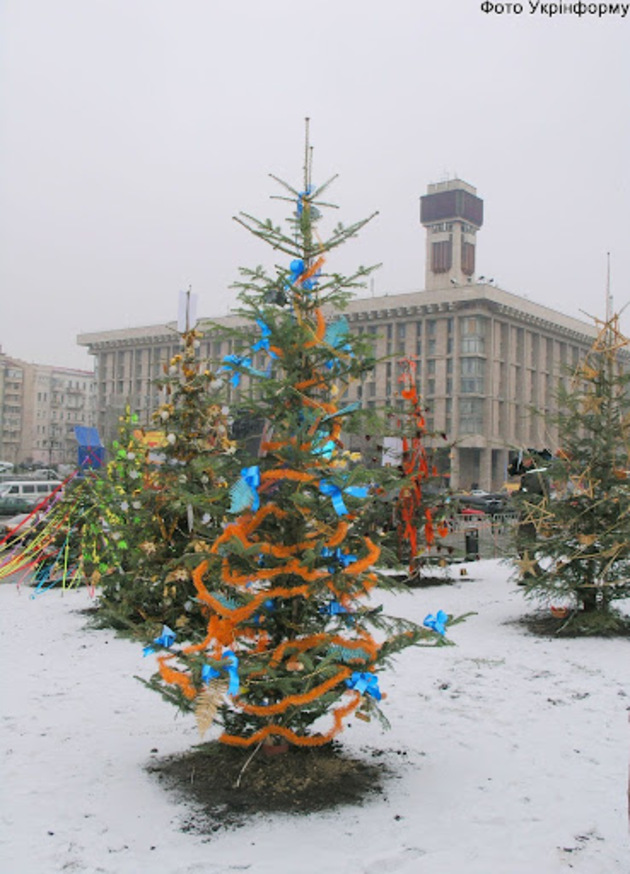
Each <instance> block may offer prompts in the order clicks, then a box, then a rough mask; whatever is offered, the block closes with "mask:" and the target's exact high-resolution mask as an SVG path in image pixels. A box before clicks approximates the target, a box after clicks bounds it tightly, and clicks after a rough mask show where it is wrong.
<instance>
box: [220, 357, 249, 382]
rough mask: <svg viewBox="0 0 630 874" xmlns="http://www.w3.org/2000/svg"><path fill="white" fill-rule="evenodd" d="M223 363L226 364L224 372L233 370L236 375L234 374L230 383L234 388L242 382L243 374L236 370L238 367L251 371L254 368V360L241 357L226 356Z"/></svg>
mask: <svg viewBox="0 0 630 874" xmlns="http://www.w3.org/2000/svg"><path fill="white" fill-rule="evenodd" d="M223 363H224V365H225V367H223V368H222V370H233V371H234V373H233V374H232V377H231V379H230V382H231V383H232V385H233V386H235V387H236V386H237V385H239V384H240V381H241V374H240V372H239V371H238V370H237V369H236V368H237V367H244V368H247V369H250V368H251V366H252V359H251V358H243V357H241V356H240V355H225V356H224V358H223Z"/></svg>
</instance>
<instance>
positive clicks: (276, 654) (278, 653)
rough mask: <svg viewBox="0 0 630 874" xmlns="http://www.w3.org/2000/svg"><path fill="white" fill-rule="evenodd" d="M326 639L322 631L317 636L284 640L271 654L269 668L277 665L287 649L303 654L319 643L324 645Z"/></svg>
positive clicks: (326, 636)
mask: <svg viewBox="0 0 630 874" xmlns="http://www.w3.org/2000/svg"><path fill="white" fill-rule="evenodd" d="M327 639H328V635H327V634H326V632H325V631H322V632H320V633H319V634H311V635H310V636H309V637H301V638H300V639H299V640H285V641H284V643H281V644H280V645H279V646H277V647H276V648H275V650H274V651H273V653H272V654H271V659H270V661H269V666H270V667H274V666H275V665H279V664H280V662H281V661H282V659H283V657H284V654H285V653H286V651H287V650H288V649H290V650H296V651H297V652H304V650H306V649H312V648H313V647H315V646H319V644H320V643H325V641H326V640H327Z"/></svg>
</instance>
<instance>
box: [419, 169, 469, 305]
mask: <svg viewBox="0 0 630 874" xmlns="http://www.w3.org/2000/svg"><path fill="white" fill-rule="evenodd" d="M420 222H421V223H422V224H423V225H424V227H425V228H426V229H427V255H426V269H425V274H426V281H425V289H426V290H427V291H433V290H435V289H439V288H447V287H448V288H450V287H451V286H453V285H469V284H470V283H472V282H474V281H475V280H474V275H475V246H476V235H477V231H478V230H479V228H480V227H481V226H482V224H483V200H481V198H480V197H477V189H476V188H473V186H472V185H469V184H468V183H467V182H463V181H462V180H461V179H450V180H449V181H448V182H436V183H434V184H432V185H429V187H428V189H427V193H426V194H425V195H424V196H423V197H421V198H420Z"/></svg>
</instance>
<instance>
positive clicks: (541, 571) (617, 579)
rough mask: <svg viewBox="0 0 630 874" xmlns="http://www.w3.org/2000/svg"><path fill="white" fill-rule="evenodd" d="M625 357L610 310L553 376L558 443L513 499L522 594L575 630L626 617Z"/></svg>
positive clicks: (628, 441) (629, 543) (603, 628)
mask: <svg viewBox="0 0 630 874" xmlns="http://www.w3.org/2000/svg"><path fill="white" fill-rule="evenodd" d="M629 365H630V356H629V355H628V340H627V338H626V337H624V336H623V335H622V334H621V332H620V330H619V318H618V316H613V317H611V318H609V319H607V320H606V321H605V322H604V323H599V332H598V336H597V339H596V340H595V342H594V343H593V346H592V348H591V349H590V351H589V352H588V354H587V355H586V357H585V358H584V360H583V361H582V362H581V363H580V365H579V366H578V368H577V370H576V372H575V374H574V375H573V377H572V378H571V380H570V383H569V384H568V385H567V386H563V385H562V384H561V390H560V393H559V398H558V400H559V410H560V412H559V414H558V416H557V425H558V434H559V435H560V441H561V443H560V448H559V450H558V452H557V454H556V457H555V458H553V459H552V460H551V461H549V462H548V464H547V465H546V469H545V470H541V469H540V468H538V469H537V470H536V471H534V472H533V473H534V474H536V476H537V477H538V479H539V480H540V481H541V482H543V483H544V484H545V485H544V487H542V488H539V489H533V490H532V497H531V498H530V497H529V496H528V493H527V491H525V492H524V493H523V495H522V498H521V519H522V525H524V526H529V529H530V537H529V540H528V545H529V548H525V549H524V550H521V558H520V560H519V562H518V567H519V570H520V572H521V576H522V581H523V583H524V585H525V589H526V592H527V594H528V595H531V596H532V597H535V598H538V599H542V600H543V601H544V602H546V603H548V604H551V605H552V607H553V608H554V611H555V612H556V613H558V612H560V613H566V614H567V615H566V620H565V622H564V627H565V628H566V629H568V630H571V631H574V632H582V633H599V632H603V633H605V632H611V631H615V630H616V629H619V628H621V627H623V626H624V624H625V623H624V621H623V620H622V618H621V617H620V616H619V615H618V614H617V612H616V611H615V610H614V609H613V606H612V605H613V602H614V601H616V600H619V599H621V598H627V597H628V596H630V585H629V583H628V580H629V579H630V479H629V478H628V477H629V476H630V458H629V452H630V394H629V384H630V367H629ZM528 476H530V477H531V476H532V473H529V474H528ZM526 545H527V544H526ZM559 605H560V608H561V609H560V610H559V609H558V606H559Z"/></svg>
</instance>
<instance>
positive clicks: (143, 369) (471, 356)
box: [78, 180, 596, 489]
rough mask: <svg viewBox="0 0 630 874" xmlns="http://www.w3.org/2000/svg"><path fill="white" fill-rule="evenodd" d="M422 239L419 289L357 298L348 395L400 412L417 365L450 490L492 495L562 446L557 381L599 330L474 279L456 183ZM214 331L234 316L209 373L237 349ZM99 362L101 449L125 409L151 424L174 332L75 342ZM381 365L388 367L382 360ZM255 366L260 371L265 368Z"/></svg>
mask: <svg viewBox="0 0 630 874" xmlns="http://www.w3.org/2000/svg"><path fill="white" fill-rule="evenodd" d="M421 222H422V224H423V225H424V226H425V228H426V230H427V260H426V277H425V290H423V291H417V292H411V293H407V294H399V295H382V296H379V297H369V298H354V299H353V300H352V301H351V302H350V303H349V305H348V307H347V310H346V316H347V318H348V322H349V326H350V329H351V331H353V332H356V333H358V334H364V335H368V336H369V337H371V338H372V341H373V345H374V349H375V357H376V359H377V360H378V363H377V365H376V367H375V369H374V371H373V373H372V374H371V375H370V376H369V377H368V378H367V379H365V380H363V381H362V382H361V383H357V384H356V385H355V386H352V387H351V388H350V389H349V390H348V394H347V398H348V400H349V401H355V400H356V401H358V402H359V403H360V404H361V405H362V406H364V407H366V408H374V409H376V408H383V407H385V408H387V407H389V408H391V409H401V408H402V405H403V401H402V399H401V397H400V390H401V384H400V377H401V374H402V371H403V368H404V366H405V364H404V361H405V360H411V361H413V362H414V363H415V367H416V374H417V379H418V383H419V387H420V389H421V392H422V395H423V398H424V399H425V401H426V405H427V408H428V410H429V412H428V414H427V426H428V430H430V431H436V432H443V433H444V434H445V435H446V438H447V441H448V443H449V444H452V450H451V452H450V470H449V471H448V473H449V475H450V483H451V486H452V487H453V488H470V487H472V486H473V485H479V486H480V487H483V488H492V489H496V488H499V487H500V486H501V485H502V483H503V482H504V481H505V478H506V468H507V465H508V459H509V457H510V454H513V453H515V452H518V451H519V449H521V448H525V447H530V446H534V447H543V446H544V447H548V448H550V449H555V448H556V447H557V446H558V435H557V434H556V433H555V432H554V429H553V426H552V425H551V424H550V416H551V415H552V414H553V412H554V409H555V397H556V392H557V389H558V385H559V382H560V381H562V380H566V379H568V378H570V373H571V370H572V369H575V367H576V365H577V363H578V361H579V360H580V359H581V358H582V357H583V355H584V354H585V352H586V351H587V350H588V349H589V348H590V346H591V344H592V341H593V338H594V337H595V333H596V332H595V327H594V326H591V325H588V324H586V323H584V322H581V321H579V320H577V319H574V318H571V317H569V316H566V315H564V314H562V313H559V312H556V311H554V310H551V309H549V308H548V307H545V306H542V305H539V304H536V303H533V302H531V301H529V300H527V299H525V298H523V297H519V296H518V295H515V294H512V293H510V292H508V291H504V290H503V289H500V288H498V287H497V286H496V285H495V284H494V283H493V282H492V281H488V282H486V281H485V280H483V279H481V278H479V277H476V275H475V272H474V270H475V258H476V251H475V249H476V233H477V231H478V230H479V229H480V228H481V226H482V223H483V202H482V201H481V199H480V198H479V197H477V195H476V191H475V189H474V188H473V187H472V186H470V185H468V184H467V183H465V182H462V181H461V180H451V181H450V182H448V183H439V184H437V185H432V186H429V190H428V193H427V195H425V196H424V197H423V198H422V200H421ZM213 324H214V325H220V326H221V327H235V326H237V325H238V324H239V319H238V318H237V317H235V316H228V317H224V318H217V319H214V320H213V322H212V323H211V322H209V321H207V322H201V323H200V325H199V326H198V327H199V330H200V331H201V332H202V334H203V337H202V340H201V341H200V342H201V349H200V354H201V357H202V358H203V359H206V360H207V361H208V362H209V365H210V366H212V367H217V366H218V365H219V364H220V362H221V361H222V359H223V357H224V356H225V355H229V354H232V353H235V352H238V351H239V350H238V349H237V348H233V343H234V341H232V340H225V339H224V340H221V339H219V337H218V336H217V334H216V330H214V328H213ZM78 342H79V343H80V344H81V345H83V346H87V347H88V351H89V352H90V354H92V355H94V356H95V359H96V367H95V373H96V384H97V423H98V427H99V429H100V431H101V434H102V435H103V436H104V438H105V439H106V440H107V441H109V440H111V439H112V438H113V437H114V436H115V433H116V427H117V423H118V418H119V416H120V414H121V413H122V411H123V410H124V408H125V406H127V405H129V406H130V408H131V410H132V411H133V412H135V413H136V414H137V415H138V417H139V420H140V422H141V423H143V424H150V422H151V412H152V410H154V409H155V408H156V406H157V405H158V403H159V393H158V390H157V389H156V388H155V386H154V383H153V381H154V380H155V379H156V378H157V377H159V376H160V374H161V373H162V370H163V366H164V364H166V362H168V360H169V359H170V358H171V357H172V356H173V355H174V354H176V353H177V352H178V351H179V348H180V345H179V335H178V333H177V330H176V325H175V324H174V323H172V324H168V325H157V326H150V327H145V328H133V329H121V330H118V331H107V332H102V333H91V334H84V335H81V336H79V338H78ZM383 359H385V360H383ZM254 366H260V367H264V366H265V364H264V362H263V361H260V362H256V361H255V362H254ZM228 391H229V392H230V398H229V401H230V402H231V403H237V402H238V400H239V396H240V395H242V394H243V393H245V394H246V393H247V392H248V382H247V379H243V381H242V383H241V386H239V388H237V389H234V388H233V387H230V388H229V389H228Z"/></svg>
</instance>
